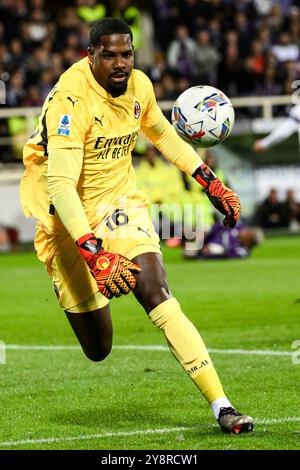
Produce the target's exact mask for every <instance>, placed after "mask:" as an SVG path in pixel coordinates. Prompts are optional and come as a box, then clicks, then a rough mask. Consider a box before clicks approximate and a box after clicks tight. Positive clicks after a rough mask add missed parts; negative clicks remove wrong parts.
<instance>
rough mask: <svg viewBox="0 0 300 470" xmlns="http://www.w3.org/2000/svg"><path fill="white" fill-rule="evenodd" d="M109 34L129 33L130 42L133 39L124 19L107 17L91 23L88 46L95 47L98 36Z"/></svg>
mask: <svg viewBox="0 0 300 470" xmlns="http://www.w3.org/2000/svg"><path fill="white" fill-rule="evenodd" d="M110 34H129V36H130V39H131V42H132V39H133V36H132V31H131V29H130V27H129V26H128V24H127V23H126V22H125V21H123V20H120V19H118V18H110V17H108V18H104V19H103V20H100V21H96V22H95V23H94V24H93V26H92V28H91V31H90V46H91V47H97V46H98V45H99V38H100V36H106V35H110Z"/></svg>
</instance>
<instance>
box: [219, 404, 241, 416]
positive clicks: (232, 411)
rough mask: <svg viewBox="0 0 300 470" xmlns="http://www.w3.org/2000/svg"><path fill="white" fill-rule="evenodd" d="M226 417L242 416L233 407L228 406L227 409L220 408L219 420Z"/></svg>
mask: <svg viewBox="0 0 300 470" xmlns="http://www.w3.org/2000/svg"><path fill="white" fill-rule="evenodd" d="M226 415H233V416H241V413H239V412H238V411H236V409H235V408H233V407H232V406H228V407H226V408H225V407H222V408H220V411H219V417H218V419H220V418H222V417H223V416H226Z"/></svg>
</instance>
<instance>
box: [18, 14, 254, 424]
mask: <svg viewBox="0 0 300 470" xmlns="http://www.w3.org/2000/svg"><path fill="white" fill-rule="evenodd" d="M140 129H141V130H142V131H143V132H144V133H145V134H146V136H147V137H148V138H149V139H150V141H151V142H152V143H153V144H154V145H155V146H156V147H157V148H158V149H159V150H160V151H161V152H162V154H163V155H164V156H165V157H166V158H167V159H168V160H170V161H171V162H172V163H174V164H175V165H176V166H177V167H178V168H179V169H180V170H182V171H184V172H186V173H187V174H190V175H193V176H194V178H195V179H196V180H197V181H198V182H199V183H200V184H201V185H202V186H203V187H204V189H205V191H206V194H207V196H208V197H209V199H210V200H211V202H212V204H213V205H214V206H215V207H216V208H217V209H218V210H219V211H220V212H221V213H222V214H224V215H225V218H224V224H225V225H227V226H228V227H233V226H234V225H235V223H236V222H237V220H238V217H239V214H240V203H239V199H238V196H237V195H236V194H235V193H234V192H233V191H231V190H230V189H229V188H227V187H226V186H224V185H223V184H222V183H221V182H220V180H219V179H218V178H217V177H216V176H215V175H214V174H213V173H212V171H211V170H210V169H209V168H208V167H207V166H206V165H205V164H204V163H203V162H202V161H201V160H200V158H199V156H198V155H197V154H196V152H194V150H193V149H192V148H191V147H190V146H189V145H188V144H186V143H185V142H184V141H182V140H181V139H180V138H179V137H178V136H177V134H176V132H175V130H174V129H173V127H172V126H171V124H169V122H168V121H167V120H166V119H165V117H164V116H163V114H162V112H161V111H160V109H159V107H158V106H157V103H156V100H155V96H154V92H153V88H152V84H151V82H150V80H149V79H148V78H147V77H146V76H145V74H144V73H143V72H141V71H139V70H135V69H133V45H132V32H131V30H130V28H129V26H128V25H127V24H126V23H124V22H123V21H121V20H119V19H114V18H105V19H104V20H102V21H99V22H96V23H95V24H94V25H93V27H92V29H91V32H90V47H89V48H88V56H87V57H86V58H84V59H82V60H81V61H79V62H77V63H75V64H74V65H73V66H72V67H70V68H69V69H68V70H67V71H66V72H65V73H63V74H62V76H61V77H60V80H59V81H58V83H57V84H56V86H55V87H54V88H53V90H52V91H51V92H50V93H49V95H48V97H47V99H46V101H45V103H44V106H43V109H42V113H41V116H40V118H39V124H38V126H37V129H36V130H35V132H34V134H33V135H32V136H31V138H30V139H29V140H28V141H27V143H26V145H25V147H24V164H25V166H26V170H25V173H24V175H23V178H22V181H21V201H22V205H23V208H24V212H25V214H26V215H27V216H34V217H36V218H37V231H36V237H35V247H36V250H37V255H38V258H39V259H40V260H41V261H43V262H44V263H45V264H46V267H47V271H48V273H49V274H50V276H51V277H52V279H53V285H54V289H55V292H56V294H57V297H58V299H59V303H60V306H61V307H62V309H63V310H64V311H65V313H66V316H67V318H68V320H69V322H70V324H71V326H72V328H73V330H74V333H75V335H76V336H77V338H78V341H79V342H80V344H81V347H82V349H83V351H84V353H85V354H86V356H87V357H88V358H89V359H91V360H93V361H101V360H103V359H105V357H106V356H107V355H108V354H109V352H110V350H111V346H112V322H111V316H110V309H109V299H110V298H112V297H114V296H115V297H119V296H120V295H122V294H128V293H129V292H130V291H133V294H134V296H135V297H136V299H137V300H138V302H140V304H141V305H142V306H143V307H144V309H145V311H146V313H147V314H148V316H149V319H150V320H151V321H152V322H153V323H154V325H156V326H157V327H158V328H160V329H161V330H162V331H163V333H164V335H165V337H166V340H167V342H168V345H169V347H170V349H171V351H172V353H173V355H174V356H175V357H176V359H177V360H178V361H179V362H180V364H181V366H182V367H183V369H184V370H185V371H186V373H187V374H188V375H189V376H190V378H191V379H192V380H193V382H194V383H195V384H196V386H197V387H198V388H199V390H200V391H201V392H202V394H203V395H204V397H205V398H206V399H207V401H208V402H209V404H210V405H211V408H212V411H213V414H214V416H215V418H216V419H217V420H218V422H219V424H220V426H221V429H222V430H223V431H225V432H233V433H240V432H244V431H246V432H247V431H252V430H253V420H252V418H251V417H249V416H244V415H241V414H240V413H238V412H237V411H236V410H235V409H234V407H233V406H232V404H231V403H230V402H229V400H228V399H227V397H226V395H225V393H224V391H223V388H222V385H221V383H220V380H219V378H218V375H217V373H216V371H215V369H214V367H213V364H212V361H211V359H210V357H209V354H208V352H207V349H206V347H205V345H204V343H203V341H202V338H201V336H200V334H199V333H198V331H197V330H196V328H195V327H194V326H193V324H192V323H191V322H190V321H189V320H188V318H187V317H186V316H185V315H184V313H183V312H182V310H181V308H180V305H179V303H178V302H177V300H176V299H175V298H174V297H173V296H172V294H171V292H170V289H169V286H168V283H167V279H166V274H165V269H164V265H163V260H162V255H161V251H160V246H159V239H158V236H157V235H156V233H155V231H154V228H153V226H152V223H151V220H150V219H149V216H148V211H147V204H148V201H147V196H146V195H145V193H143V192H141V191H139V190H138V189H137V188H136V185H135V175H134V170H133V167H132V161H131V152H132V149H133V147H134V145H135V142H136V139H137V135H138V132H139V131H140Z"/></svg>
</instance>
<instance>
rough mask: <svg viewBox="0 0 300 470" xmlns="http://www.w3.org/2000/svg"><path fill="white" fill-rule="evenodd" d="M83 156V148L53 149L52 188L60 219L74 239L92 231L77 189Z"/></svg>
mask: <svg viewBox="0 0 300 470" xmlns="http://www.w3.org/2000/svg"><path fill="white" fill-rule="evenodd" d="M82 160H83V150H82V149H74V148H73V149H68V148H67V149H50V150H49V162H48V191H49V194H50V198H51V200H52V203H53V205H54V207H55V210H56V211H57V213H58V215H59V217H60V220H61V221H62V223H63V224H64V226H65V227H66V229H67V231H68V232H69V233H70V235H71V237H72V238H73V240H74V241H76V240H78V239H79V238H80V237H82V236H83V235H85V234H87V233H90V232H92V230H91V228H90V225H89V223H88V219H87V217H86V215H85V212H84V210H83V207H82V204H81V201H80V198H79V195H78V193H77V190H76V186H77V183H78V180H79V177H80V173H81V168H82Z"/></svg>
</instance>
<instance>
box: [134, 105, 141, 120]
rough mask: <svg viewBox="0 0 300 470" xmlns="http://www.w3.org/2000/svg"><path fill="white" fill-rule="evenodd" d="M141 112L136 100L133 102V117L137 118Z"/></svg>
mask: <svg viewBox="0 0 300 470" xmlns="http://www.w3.org/2000/svg"><path fill="white" fill-rule="evenodd" d="M140 114H141V105H140V103H139V102H138V101H136V102H135V103H134V117H135V119H138V118H139V117H140Z"/></svg>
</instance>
